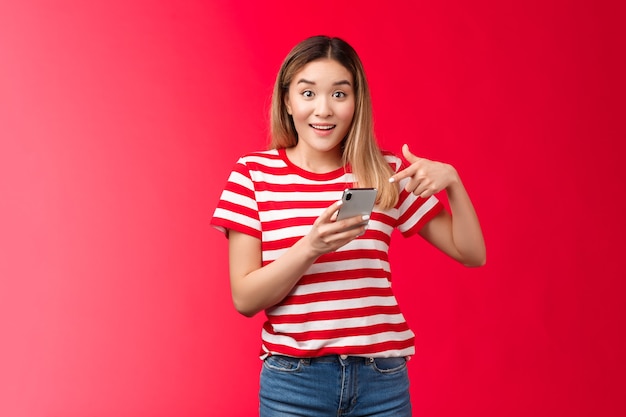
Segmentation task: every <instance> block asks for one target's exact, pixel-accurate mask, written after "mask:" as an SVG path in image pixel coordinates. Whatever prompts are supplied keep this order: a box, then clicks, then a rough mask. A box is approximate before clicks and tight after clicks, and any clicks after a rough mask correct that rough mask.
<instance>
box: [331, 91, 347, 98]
mask: <svg viewBox="0 0 626 417" xmlns="http://www.w3.org/2000/svg"><path fill="white" fill-rule="evenodd" d="M345 96H346V93H344V92H343V91H335V92H334V93H333V97H335V98H344V97H345Z"/></svg>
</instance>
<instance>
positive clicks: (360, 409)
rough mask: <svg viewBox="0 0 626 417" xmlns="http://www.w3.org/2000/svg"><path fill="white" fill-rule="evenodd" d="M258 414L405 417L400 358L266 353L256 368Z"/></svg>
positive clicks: (406, 408)
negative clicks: (258, 377)
mask: <svg viewBox="0 0 626 417" xmlns="http://www.w3.org/2000/svg"><path fill="white" fill-rule="evenodd" d="M259 397H260V416H261V417H278V416H280V417H294V416H302V417H317V416H319V417H331V416H345V417H348V416H349V417H357V416H370V417H373V416H376V417H410V416H411V399H410V395H409V377H408V369H407V364H406V359H405V358H385V359H382V358H361V357H356V356H348V357H345V356H323V357H320V358H307V359H299V358H291V357H287V356H269V357H268V358H267V359H265V361H264V363H263V368H262V370H261V390H260V394H259Z"/></svg>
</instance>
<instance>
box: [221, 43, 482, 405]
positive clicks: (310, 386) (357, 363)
mask: <svg viewBox="0 0 626 417" xmlns="http://www.w3.org/2000/svg"><path fill="white" fill-rule="evenodd" d="M271 135H272V138H271V140H272V142H271V145H270V150H266V151H259V152H253V153H250V154H248V155H245V156H243V157H242V158H240V159H239V161H238V162H237V163H236V165H235V168H234V169H233V171H232V173H231V174H230V177H229V179H228V182H227V184H226V187H225V189H224V191H223V193H222V196H221V198H220V201H219V203H218V206H217V208H216V210H215V213H214V215H213V218H212V225H213V226H215V227H216V228H218V229H219V230H221V231H223V232H224V233H226V235H227V237H228V240H229V265H230V282H231V289H232V297H233V302H234V305H235V308H236V309H237V310H238V311H239V312H240V313H241V314H244V315H246V316H253V315H255V314H257V313H258V312H260V311H265V314H266V316H267V320H266V322H265V324H264V326H263V330H262V348H261V358H262V359H263V360H264V364H263V368H262V372H261V383H260V386H261V388H260V415H261V416H262V417H269V416H283V417H284V416H307V417H311V416H331V415H333V416H341V415H350V416H366V415H367V416H381V417H382V416H393V417H402V416H410V415H411V402H410V398H409V382H408V376H407V368H406V360H407V358H409V357H410V356H411V355H413V354H414V334H413V333H412V332H411V330H410V329H409V327H408V326H407V323H406V321H405V319H404V317H403V315H402V313H401V312H400V309H399V307H398V304H397V301H396V298H395V297H394V295H393V292H392V290H391V284H390V282H391V269H390V265H389V262H388V256H387V254H388V248H389V243H390V239H391V233H392V231H393V229H394V228H397V229H398V230H399V231H400V232H401V233H402V234H403V235H404V236H411V235H414V234H419V235H420V236H422V237H423V238H424V239H426V240H427V241H428V242H430V243H431V244H433V245H434V246H436V247H437V248H439V249H440V250H442V251H443V252H444V253H446V254H447V255H449V256H450V257H451V258H453V259H455V260H457V261H458V262H461V263H463V264H465V265H468V266H480V265H483V264H484V263H485V245H484V242H483V237H482V232H481V228H480V225H479V222H478V219H477V216H476V213H475V211H474V208H473V206H472V203H471V201H470V198H469V197H468V194H467V192H466V190H465V188H464V186H463V184H462V182H461V179H460V178H459V175H458V173H457V172H456V170H455V169H454V168H453V167H452V166H451V165H448V164H444V163H440V162H435V161H430V160H427V159H423V158H419V157H417V156H415V155H414V154H413V153H411V151H410V150H409V148H408V146H407V145H404V146H403V148H402V155H403V156H404V158H405V159H406V161H407V162H408V164H407V163H404V162H403V161H402V159H401V158H400V157H398V156H396V155H394V154H392V153H390V152H384V151H381V150H380V149H379V147H378V145H377V142H376V139H375V136H374V131H373V122H372V105H371V101H370V94H369V89H368V85H367V80H366V77H365V72H364V70H363V67H362V64H361V61H360V59H359V57H358V55H357V53H356V52H355V51H354V49H353V48H352V47H351V46H350V45H348V44H347V43H346V42H345V41H343V40H341V39H338V38H329V37H325V36H315V37H311V38H308V39H305V40H304V41H302V42H300V43H299V44H298V45H296V46H295V47H294V48H293V49H292V51H291V52H290V53H289V55H288V56H287V57H286V59H285V61H284V62H283V64H282V67H281V69H280V71H279V73H278V76H277V79H276V84H275V88H274V93H273V97H272V113H271ZM349 187H373V188H376V189H377V190H378V196H377V204H376V207H375V209H374V211H373V212H372V214H371V216H356V217H351V218H348V219H344V220H337V219H336V216H337V211H338V210H339V208H340V206H341V201H340V197H341V195H342V192H343V190H344V189H346V188H349ZM441 191H445V192H446V193H447V197H448V202H449V206H450V212H451V213H449V212H448V211H447V210H445V209H444V208H443V205H442V204H441V203H440V202H439V200H437V198H436V197H435V194H437V193H439V192H441Z"/></svg>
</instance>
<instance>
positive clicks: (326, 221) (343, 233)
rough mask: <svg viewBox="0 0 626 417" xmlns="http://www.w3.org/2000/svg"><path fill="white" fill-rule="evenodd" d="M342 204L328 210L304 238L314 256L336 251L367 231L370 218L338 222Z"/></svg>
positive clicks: (364, 217) (356, 218)
mask: <svg viewBox="0 0 626 417" xmlns="http://www.w3.org/2000/svg"><path fill="white" fill-rule="evenodd" d="M341 204H342V201H341V200H339V201H337V202H335V203H333V204H331V205H330V206H329V207H328V208H326V210H324V212H323V213H322V214H321V215H320V216H319V217H318V218H317V219H316V220H315V222H314V223H313V227H312V228H311V231H310V232H309V233H308V234H307V235H306V236H304V239H305V240H306V242H307V244H308V245H309V247H310V249H311V251H312V252H313V254H314V256H321V255H323V254H325V253H328V252H333V251H336V250H337V249H339V248H340V247H342V246H343V245H345V244H347V243H349V242H351V241H352V240H354V239H355V238H357V237H359V236H361V235H362V234H363V233H365V230H367V222H368V220H369V217H368V216H355V217H350V218H348V219H343V220H336V219H337V211H338V210H339V207H341Z"/></svg>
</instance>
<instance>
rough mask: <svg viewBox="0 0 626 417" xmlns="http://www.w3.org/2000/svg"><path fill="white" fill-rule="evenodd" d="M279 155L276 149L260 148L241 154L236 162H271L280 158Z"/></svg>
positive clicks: (245, 163)
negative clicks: (259, 149)
mask: <svg viewBox="0 0 626 417" xmlns="http://www.w3.org/2000/svg"><path fill="white" fill-rule="evenodd" d="M280 159H281V157H280V155H279V152H278V151H277V150H276V149H269V150H267V149H266V150H262V151H251V152H247V153H245V154H243V155H241V156H240V157H239V158H238V160H237V162H238V163H240V164H244V165H247V164H254V163H260V164H262V165H264V164H270V165H271V164H272V161H277V160H280Z"/></svg>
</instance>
